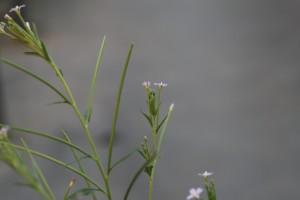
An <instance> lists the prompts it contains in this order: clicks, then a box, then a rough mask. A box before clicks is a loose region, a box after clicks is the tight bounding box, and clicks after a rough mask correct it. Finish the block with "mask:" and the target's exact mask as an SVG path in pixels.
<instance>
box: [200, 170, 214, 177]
mask: <svg viewBox="0 0 300 200" xmlns="http://www.w3.org/2000/svg"><path fill="white" fill-rule="evenodd" d="M213 174H214V173H213V172H207V171H205V172H204V173H199V174H198V175H199V176H202V177H204V178H206V177H208V176H211V175H213Z"/></svg>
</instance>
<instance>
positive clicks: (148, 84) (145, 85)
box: [143, 81, 151, 88]
mask: <svg viewBox="0 0 300 200" xmlns="http://www.w3.org/2000/svg"><path fill="white" fill-rule="evenodd" d="M143 86H144V87H145V88H149V87H150V86H151V82H150V81H144V82H143Z"/></svg>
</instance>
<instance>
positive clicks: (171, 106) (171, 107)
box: [169, 103, 175, 111]
mask: <svg viewBox="0 0 300 200" xmlns="http://www.w3.org/2000/svg"><path fill="white" fill-rule="evenodd" d="M174 105H175V104H174V103H172V104H171V105H170V108H169V110H170V111H173V108H174Z"/></svg>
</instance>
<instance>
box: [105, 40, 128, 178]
mask: <svg viewBox="0 0 300 200" xmlns="http://www.w3.org/2000/svg"><path fill="white" fill-rule="evenodd" d="M132 50H133V44H131V45H130V49H129V51H128V54H127V59H126V62H125V65H124V70H123V73H122V78H121V82H120V86H119V92H118V96H117V101H116V106H115V113H114V119H113V124H112V128H111V135H110V142H109V151H108V164H107V174H109V172H110V169H111V159H112V152H113V146H114V140H115V132H116V126H117V119H118V113H119V106H120V101H121V96H122V90H123V85H124V81H125V76H126V72H127V68H128V64H129V60H130V57H131V53H132Z"/></svg>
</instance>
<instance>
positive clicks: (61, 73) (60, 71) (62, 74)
mask: <svg viewBox="0 0 300 200" xmlns="http://www.w3.org/2000/svg"><path fill="white" fill-rule="evenodd" d="M58 71H59V73H60V75H61V76H62V77H64V73H63V71H62V69H58Z"/></svg>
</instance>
